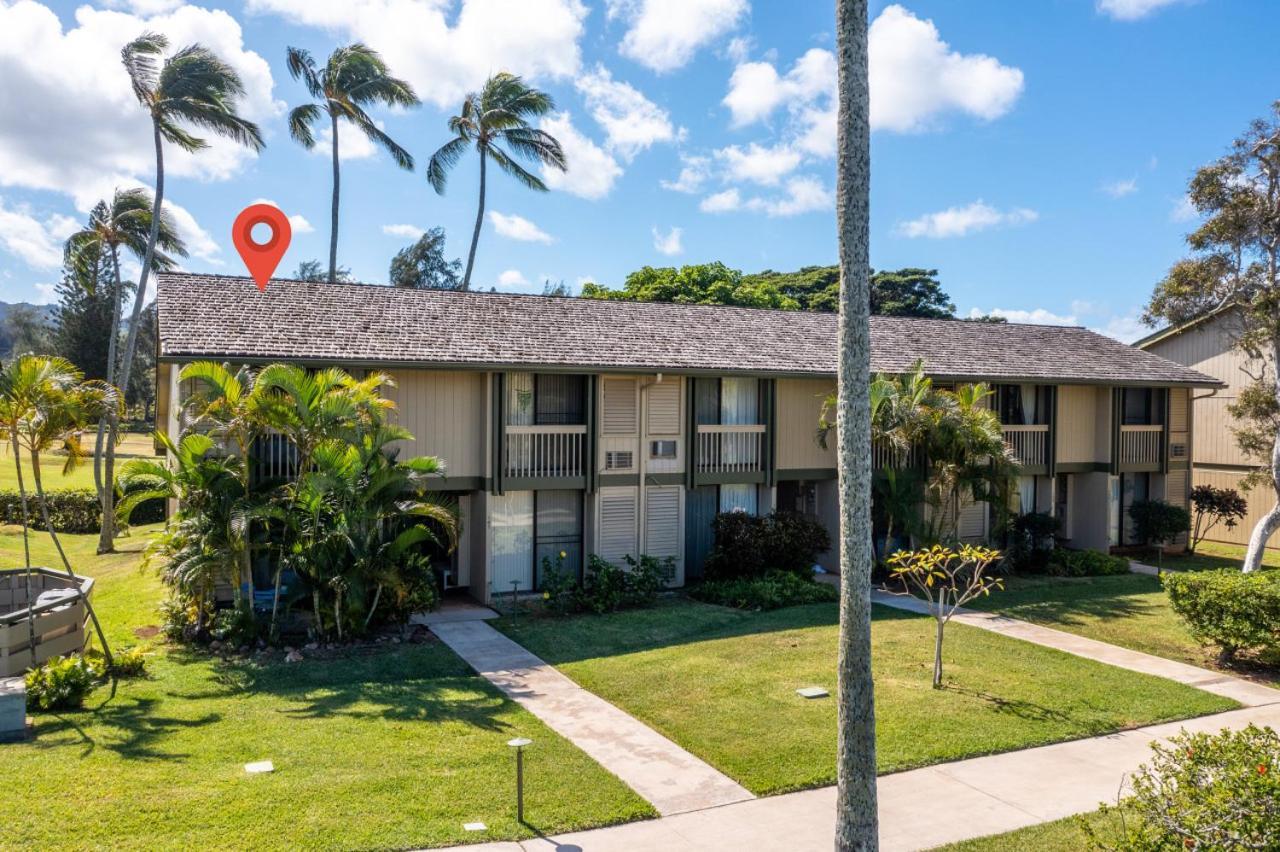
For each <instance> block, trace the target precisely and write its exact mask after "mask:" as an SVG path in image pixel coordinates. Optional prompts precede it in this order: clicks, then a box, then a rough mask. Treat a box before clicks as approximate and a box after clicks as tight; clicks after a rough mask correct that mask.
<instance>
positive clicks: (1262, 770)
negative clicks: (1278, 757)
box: [1258, 763, 1267, 775]
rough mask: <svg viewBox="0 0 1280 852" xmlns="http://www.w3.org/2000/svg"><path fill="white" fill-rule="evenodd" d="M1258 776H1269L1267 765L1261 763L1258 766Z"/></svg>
mask: <svg viewBox="0 0 1280 852" xmlns="http://www.w3.org/2000/svg"><path fill="white" fill-rule="evenodd" d="M1258 774H1259V775H1266V774H1267V765H1266V764H1265V763H1259V764H1258Z"/></svg>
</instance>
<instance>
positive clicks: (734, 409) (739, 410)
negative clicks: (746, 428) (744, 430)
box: [720, 378, 760, 426]
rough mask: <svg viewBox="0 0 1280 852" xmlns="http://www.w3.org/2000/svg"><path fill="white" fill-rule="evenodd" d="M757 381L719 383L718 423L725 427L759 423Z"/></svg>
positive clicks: (735, 379)
mask: <svg viewBox="0 0 1280 852" xmlns="http://www.w3.org/2000/svg"><path fill="white" fill-rule="evenodd" d="M759 384H760V383H759V381H758V380H757V379H738V378H728V379H722V380H721V381H720V422H721V423H723V424H725V425H726V426H743V425H750V424H754V423H759V422H760V420H759V407H760V388H759Z"/></svg>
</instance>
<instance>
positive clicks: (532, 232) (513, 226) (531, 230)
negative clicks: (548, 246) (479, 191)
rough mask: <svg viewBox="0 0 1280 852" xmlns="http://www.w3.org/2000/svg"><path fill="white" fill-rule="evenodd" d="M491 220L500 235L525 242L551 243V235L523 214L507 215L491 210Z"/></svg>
mask: <svg viewBox="0 0 1280 852" xmlns="http://www.w3.org/2000/svg"><path fill="white" fill-rule="evenodd" d="M489 222H490V223H491V224H492V225H493V229H494V230H495V231H497V232H498V236H500V237H507V238H509V239H512V240H520V241H521V242H525V243H550V242H552V239H551V235H550V234H548V233H547V232H546V231H544V230H542V229H541V228H539V227H538V226H537V225H535V224H533V223H532V222H530V221H529V220H528V219H526V218H524V217H523V216H516V215H515V214H511V215H507V214H506V213H499V212H498V211H497V210H490V211H489Z"/></svg>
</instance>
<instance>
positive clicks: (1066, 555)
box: [1049, 547, 1129, 577]
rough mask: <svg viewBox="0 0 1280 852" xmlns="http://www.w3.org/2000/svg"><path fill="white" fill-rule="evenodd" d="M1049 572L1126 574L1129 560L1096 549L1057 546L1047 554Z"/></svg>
mask: <svg viewBox="0 0 1280 852" xmlns="http://www.w3.org/2000/svg"><path fill="white" fill-rule="evenodd" d="M1049 573H1050V574H1052V575H1054V576H1055V577H1106V576H1110V575H1112V574H1128V573H1129V560H1128V559H1125V558H1124V557H1123V556H1111V555H1110V554H1106V553H1102V552H1100V551H1097V550H1067V549H1066V548H1062V547H1060V548H1058V549H1057V550H1055V551H1053V553H1052V554H1051V555H1050V556H1049Z"/></svg>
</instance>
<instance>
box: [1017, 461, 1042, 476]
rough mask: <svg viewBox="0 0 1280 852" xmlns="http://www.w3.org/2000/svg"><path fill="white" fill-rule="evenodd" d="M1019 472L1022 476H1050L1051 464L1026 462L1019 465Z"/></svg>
mask: <svg viewBox="0 0 1280 852" xmlns="http://www.w3.org/2000/svg"><path fill="white" fill-rule="evenodd" d="M1018 473H1019V474H1020V475H1022V476H1048V475H1049V465H1047V464H1024V465H1021V466H1020V467H1019V470H1018Z"/></svg>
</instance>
